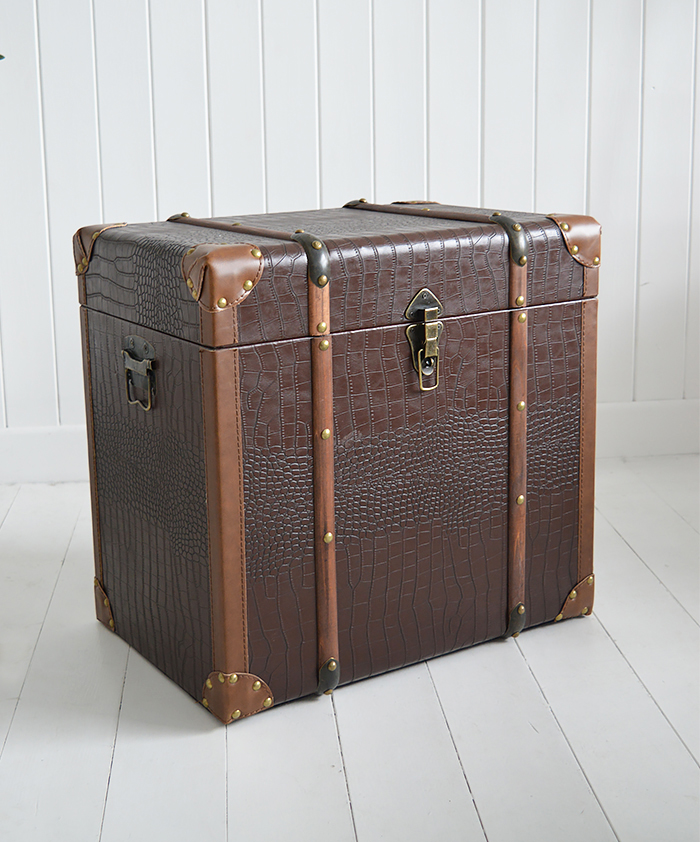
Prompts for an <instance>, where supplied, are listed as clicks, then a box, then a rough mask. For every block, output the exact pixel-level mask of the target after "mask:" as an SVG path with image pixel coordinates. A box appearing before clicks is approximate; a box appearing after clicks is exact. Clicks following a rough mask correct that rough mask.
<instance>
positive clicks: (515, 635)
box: [512, 632, 520, 637]
mask: <svg viewBox="0 0 700 842" xmlns="http://www.w3.org/2000/svg"><path fill="white" fill-rule="evenodd" d="M512 636H513V637H519V636H520V632H513V635H512Z"/></svg>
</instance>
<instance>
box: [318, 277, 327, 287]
mask: <svg viewBox="0 0 700 842" xmlns="http://www.w3.org/2000/svg"><path fill="white" fill-rule="evenodd" d="M327 283H328V276H327V275H319V276H318V285H319V286H320V287H325V285H326V284H327Z"/></svg>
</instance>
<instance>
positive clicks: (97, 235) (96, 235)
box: [92, 231, 100, 240]
mask: <svg viewBox="0 0 700 842" xmlns="http://www.w3.org/2000/svg"><path fill="white" fill-rule="evenodd" d="M99 236H100V232H99V231H95V233H94V234H93V235H92V239H93V240H96V239H97V238H98V237H99Z"/></svg>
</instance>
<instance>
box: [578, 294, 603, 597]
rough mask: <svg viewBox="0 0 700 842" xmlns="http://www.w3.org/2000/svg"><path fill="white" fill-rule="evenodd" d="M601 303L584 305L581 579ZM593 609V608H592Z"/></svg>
mask: <svg viewBox="0 0 700 842" xmlns="http://www.w3.org/2000/svg"><path fill="white" fill-rule="evenodd" d="M597 326H598V301H597V300H596V299H589V300H587V301H582V302H581V426H580V431H579V435H580V440H579V448H580V449H579V460H580V461H579V501H578V511H579V527H578V579H579V581H581V580H583V579H585V578H586V577H587V576H590V575H591V574H592V573H593V517H594V503H595V430H596V368H597ZM590 607H592V606H590Z"/></svg>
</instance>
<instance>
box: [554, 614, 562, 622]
mask: <svg viewBox="0 0 700 842" xmlns="http://www.w3.org/2000/svg"><path fill="white" fill-rule="evenodd" d="M563 619H564V615H563V614H557V616H556V617H555V618H554V622H555V623H558V622H559V620H563Z"/></svg>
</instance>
